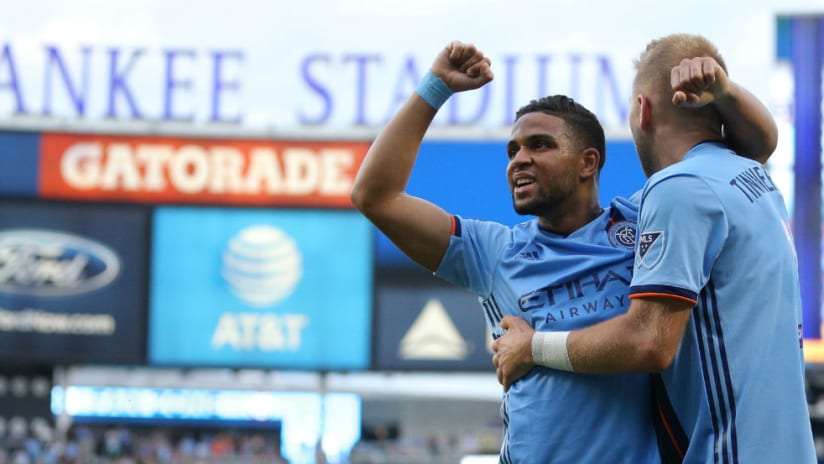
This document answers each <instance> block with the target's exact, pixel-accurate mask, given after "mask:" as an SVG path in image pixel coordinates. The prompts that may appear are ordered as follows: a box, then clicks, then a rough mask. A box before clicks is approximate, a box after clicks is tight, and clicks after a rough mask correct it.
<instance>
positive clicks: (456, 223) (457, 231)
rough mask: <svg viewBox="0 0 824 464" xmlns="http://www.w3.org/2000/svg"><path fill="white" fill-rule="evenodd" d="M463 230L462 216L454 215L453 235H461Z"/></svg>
mask: <svg viewBox="0 0 824 464" xmlns="http://www.w3.org/2000/svg"><path fill="white" fill-rule="evenodd" d="M462 233H463V231H462V230H461V218H459V217H458V216H454V215H453V216H452V235H454V236H455V237H460V236H461V234H462Z"/></svg>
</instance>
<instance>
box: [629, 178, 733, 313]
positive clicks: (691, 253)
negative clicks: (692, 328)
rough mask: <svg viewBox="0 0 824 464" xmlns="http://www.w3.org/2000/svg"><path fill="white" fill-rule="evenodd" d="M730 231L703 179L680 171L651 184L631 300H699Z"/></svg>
mask: <svg viewBox="0 0 824 464" xmlns="http://www.w3.org/2000/svg"><path fill="white" fill-rule="evenodd" d="M727 233H728V231H727V219H726V215H725V214H724V210H723V207H722V205H721V203H720V201H719V199H718V198H717V197H716V195H715V193H714V192H713V191H712V190H711V189H710V188H709V186H708V185H707V184H706V183H705V182H704V181H703V180H702V179H700V178H698V177H695V176H690V175H679V176H673V177H668V178H665V179H663V180H661V181H659V182H657V183H655V184H653V185H649V186H648V187H647V188H646V189H645V191H644V195H643V197H642V201H641V210H640V218H639V222H638V238H637V240H636V248H635V263H634V270H633V277H632V285H631V287H630V298H643V297H662V296H663V297H671V298H677V299H682V300H686V301H690V302H692V303H693V304H694V303H695V302H696V300H697V297H698V293H699V292H700V291H701V289H702V288H703V287H704V286H705V285H706V284H707V282H708V281H709V277H710V272H711V271H712V267H713V264H714V263H715V259H716V258H717V256H718V253H719V252H720V250H721V247H722V246H723V244H724V241H725V240H726V237H727Z"/></svg>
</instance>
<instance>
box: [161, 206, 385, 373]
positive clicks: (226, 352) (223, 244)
mask: <svg viewBox="0 0 824 464" xmlns="http://www.w3.org/2000/svg"><path fill="white" fill-rule="evenodd" d="M153 227H154V230H153V246H152V277H151V290H150V297H149V298H150V305H149V306H150V308H149V361H150V363H152V364H160V365H176V366H223V367H263V368H291V369H365V368H367V367H368V361H369V337H370V327H371V307H372V287H371V286H372V231H371V228H370V226H369V223H368V222H367V221H366V220H365V219H364V218H363V217H362V216H361V215H360V214H358V213H355V212H351V211H296V210H291V211H290V210H271V209H220V208H183V207H166V208H158V209H157V210H156V211H155V216H154V226H153Z"/></svg>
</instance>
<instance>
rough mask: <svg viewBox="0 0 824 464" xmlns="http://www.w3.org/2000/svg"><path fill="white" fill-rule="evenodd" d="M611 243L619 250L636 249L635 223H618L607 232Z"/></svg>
mask: <svg viewBox="0 0 824 464" xmlns="http://www.w3.org/2000/svg"><path fill="white" fill-rule="evenodd" d="M607 236H609V243H611V244H612V246H614V247H616V248H618V247H623V248H629V249H633V248H635V223H634V222H629V221H621V222H616V223H615V224H613V225H611V226H610V227H609V230H608V231H607Z"/></svg>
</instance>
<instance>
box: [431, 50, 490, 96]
mask: <svg viewBox="0 0 824 464" xmlns="http://www.w3.org/2000/svg"><path fill="white" fill-rule="evenodd" d="M490 66H491V62H490V61H489V58H487V57H485V56H484V54H483V53H481V51H480V50H478V49H477V48H475V46H474V45H472V44H465V43H463V42H458V41H457V40H456V41H453V42H451V43H450V44H449V45H447V46H446V48H444V49H443V50H441V53H439V54H438V57H437V58H435V62H434V63H432V72H433V73H435V75H436V76H438V77H440V78H441V80H442V81H444V83H445V84H446V85H448V86H449V88H450V89H452V90H453V91H455V92H461V91H464V90H473V89H477V88H480V87H481V86H483V85H484V84H486V83H488V82H489V81H491V80H492V78H493V77H494V76H493V74H492V69H491V67H490Z"/></svg>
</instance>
